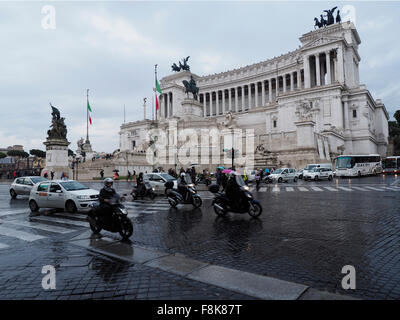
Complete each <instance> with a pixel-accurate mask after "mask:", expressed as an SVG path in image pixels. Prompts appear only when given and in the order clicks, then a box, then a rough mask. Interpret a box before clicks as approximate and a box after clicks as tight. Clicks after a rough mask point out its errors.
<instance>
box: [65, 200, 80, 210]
mask: <svg viewBox="0 0 400 320" xmlns="http://www.w3.org/2000/svg"><path fill="white" fill-rule="evenodd" d="M65 210H67V212H69V213H75V212H76V211H77V208H76V205H75V202H73V201H72V200H68V201H67V202H66V203H65Z"/></svg>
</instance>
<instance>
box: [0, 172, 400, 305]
mask: <svg viewBox="0 0 400 320" xmlns="http://www.w3.org/2000/svg"><path fill="white" fill-rule="evenodd" d="M397 179H398V177H394V176H378V177H366V178H355V179H334V181H332V182H329V181H319V182H304V181H299V182H297V183H281V184H274V185H262V186H261V188H260V189H259V191H254V195H255V197H256V198H257V199H259V200H260V201H261V204H262V206H263V208H264V212H263V214H262V215H261V216H260V218H259V219H251V218H250V217H249V216H248V215H241V214H228V215H227V216H226V217H224V218H217V217H216V215H215V213H214V211H213V209H212V208H211V206H210V204H211V199H212V194H210V193H208V192H205V191H204V192H201V195H202V197H203V201H204V202H203V206H202V207H201V208H200V209H196V210H193V208H192V207H191V206H188V205H185V206H179V207H178V209H172V208H170V207H169V205H168V203H167V202H166V200H165V198H163V197H158V198H156V199H155V201H154V202H151V201H139V202H135V203H133V202H128V203H127V207H128V208H129V211H130V215H129V216H130V218H131V219H132V220H133V222H134V224H135V227H134V228H135V229H134V235H133V236H132V238H131V240H132V242H133V243H134V244H138V245H143V246H147V247H152V248H157V249H159V250H162V251H164V252H171V253H174V252H179V253H183V254H185V255H186V256H189V257H192V258H194V259H197V260H200V261H204V262H208V263H212V264H216V265H220V266H226V267H230V268H233V269H239V270H244V271H247V272H252V273H256V274H262V275H267V276H271V277H276V278H279V279H283V280H288V281H293V282H297V283H302V284H306V285H309V286H311V287H314V288H317V289H321V290H328V291H330V292H338V293H343V294H347V295H353V296H355V297H360V298H365V299H374V298H378V299H400V272H399V271H400V232H399V231H400V209H399V208H400V185H399V184H397V182H398V180H397ZM86 184H87V185H88V186H91V187H93V188H95V189H99V188H100V187H101V185H100V184H99V183H86ZM127 185H128V184H127V183H125V182H119V183H117V184H116V187H117V189H120V190H121V191H122V190H126V189H127ZM28 215H29V210H28V209H27V199H26V198H21V199H17V200H10V198H9V196H8V185H6V184H1V185H0V220H2V223H0V253H7V254H9V256H8V258H7V264H8V266H9V267H10V269H12V268H13V267H14V268H18V266H20V265H21V261H20V258H18V256H15V260H14V261H13V258H12V257H13V256H12V253H13V252H23V251H24V250H26V248H27V246H29V247H31V248H36V249H35V250H37V247H46V248H50V247H52V246H54V244H57V245H62V244H64V243H66V242H67V241H68V240H69V239H70V238H71V237H73V236H76V235H79V234H80V233H82V232H86V231H87V230H88V225H87V222H86V221H85V216H84V215H82V214H75V215H71V214H66V213H63V212H58V213H55V214H54V213H51V214H47V215H46V213H45V212H42V213H41V215H40V216H36V217H30V218H29V217H28ZM53 226H54V227H53ZM104 234H105V235H107V236H108V237H111V238H115V239H117V238H118V235H113V234H110V233H104ZM65 252H68V250H66V251H65ZM2 256H3V255H2ZM5 263H6V262H5V260H2V259H1V258H0V267H1V265H2V264H4V265H5ZM117 264H118V262H116V261H113V262H112V263H111V262H110V265H113V266H114V265H117ZM344 265H353V266H354V267H355V269H356V272H357V289H356V290H350V291H345V290H343V289H341V279H342V277H343V276H344V275H343V274H341V269H342V267H343V266H344ZM110 268H111V267H110ZM7 270H8V269H7ZM4 272H5V271H4V270H3V272H2V274H3V275H2V277H6V276H7V275H6V273H4ZM111 273H112V272H111ZM110 276H112V275H110ZM0 280H1V278H0ZM210 290H211V291H212V290H214V289H210ZM193 294H194V295H195V293H193ZM150 298H151V297H150Z"/></svg>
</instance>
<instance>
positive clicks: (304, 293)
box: [69, 231, 356, 300]
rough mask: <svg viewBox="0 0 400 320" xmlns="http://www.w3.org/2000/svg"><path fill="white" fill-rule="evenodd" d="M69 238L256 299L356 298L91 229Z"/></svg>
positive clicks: (113, 255)
mask: <svg viewBox="0 0 400 320" xmlns="http://www.w3.org/2000/svg"><path fill="white" fill-rule="evenodd" d="M69 242H70V243H71V244H73V245H76V246H79V247H83V248H86V249H87V250H90V251H93V252H96V253H99V254H102V255H105V256H109V257H112V258H115V259H118V260H122V261H125V262H130V263H139V264H143V265H145V266H148V267H151V268H156V269H160V270H163V271H166V272H170V273H173V274H176V275H179V276H182V277H185V278H187V279H190V280H194V281H199V282H203V283H206V284H209V285H213V286H217V287H220V288H224V289H227V290H230V291H234V292H238V293H241V294H245V295H248V296H251V297H254V298H256V299H263V300H356V299H354V298H352V297H349V296H344V295H339V294H334V293H330V292H324V291H319V290H316V289H313V288H311V287H309V286H307V285H303V284H299V283H295V282H289V281H285V280H280V279H277V278H272V277H267V276H263V275H259V274H255V273H250V272H246V271H241V270H236V269H231V268H227V267H223V266H218V265H213V264H209V263H206V262H202V261H198V260H195V259H192V258H189V257H187V256H185V255H183V254H180V253H175V254H170V253H167V252H162V251H158V250H155V249H154V248H149V247H143V246H137V245H130V244H128V243H123V242H120V241H119V240H115V239H112V238H108V237H101V236H100V237H99V236H93V235H92V233H91V231H86V232H84V233H83V234H81V235H79V236H76V237H74V238H72V239H71V240H69ZM115 252H118V253H117V254H116V253H115Z"/></svg>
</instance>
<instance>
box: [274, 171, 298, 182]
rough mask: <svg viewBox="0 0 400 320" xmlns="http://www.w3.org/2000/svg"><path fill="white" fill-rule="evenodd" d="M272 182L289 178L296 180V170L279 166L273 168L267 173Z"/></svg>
mask: <svg viewBox="0 0 400 320" xmlns="http://www.w3.org/2000/svg"><path fill="white" fill-rule="evenodd" d="M269 177H270V179H272V181H273V182H276V181H277V182H283V181H285V182H288V181H289V180H293V181H294V182H296V181H297V177H296V170H295V169H291V168H281V169H278V170H275V171H274V172H273V173H271V174H270V175H269Z"/></svg>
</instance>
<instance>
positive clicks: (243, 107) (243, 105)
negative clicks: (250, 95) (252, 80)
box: [242, 86, 246, 112]
mask: <svg viewBox="0 0 400 320" xmlns="http://www.w3.org/2000/svg"><path fill="white" fill-rule="evenodd" d="M245 108H246V107H245V103H244V86H242V112H243V111H244V109H245Z"/></svg>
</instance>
